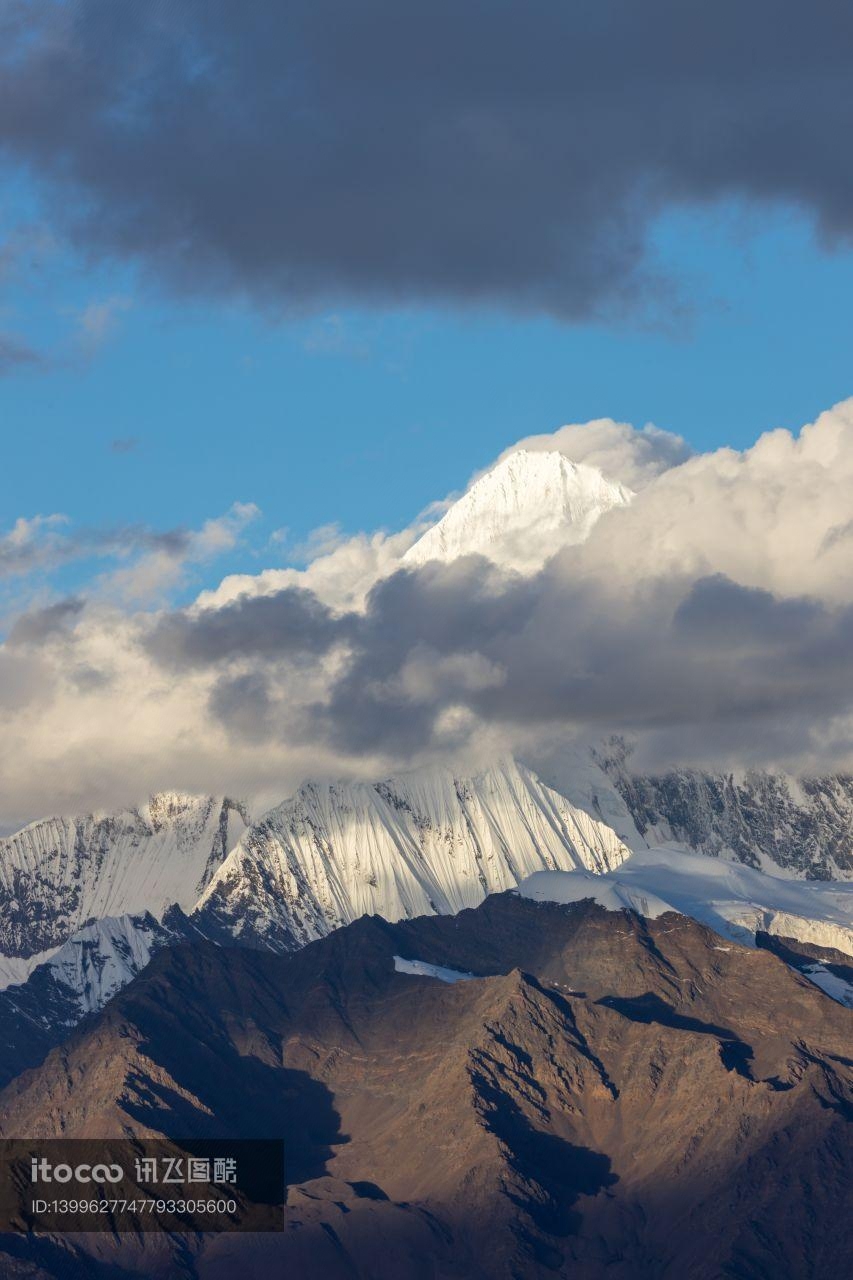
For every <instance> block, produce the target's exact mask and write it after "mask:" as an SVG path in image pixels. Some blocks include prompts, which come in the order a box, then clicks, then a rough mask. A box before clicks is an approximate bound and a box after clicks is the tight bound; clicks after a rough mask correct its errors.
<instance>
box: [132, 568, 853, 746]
mask: <svg viewBox="0 0 853 1280" xmlns="http://www.w3.org/2000/svg"><path fill="white" fill-rule="evenodd" d="M147 647H148V651H149V653H150V654H151V655H152V656H153V657H154V658H155V660H156V661H158V662H159V663H160V664H162V665H164V666H166V667H169V668H171V669H173V670H179V671H183V670H188V669H208V670H210V671H211V672H212V673H213V674H214V675H215V676H216V680H215V683H214V685H213V688H212V693H211V696H210V699H209V709H210V710H211V712H212V713H213V715H214V716H215V718H217V719H218V720H220V721H221V722H223V723H224V724H225V725H226V727H228V728H230V729H232V730H233V731H235V732H236V733H239V734H244V735H245V734H251V732H252V727H253V726H254V731H255V732H256V733H257V734H261V733H263V734H265V735H269V734H273V735H279V736H282V737H283V739H285V740H289V739H290V738H291V737H292V735H293V734H294V732H296V729H295V726H298V733H297V737H298V739H299V740H300V741H302V742H303V743H307V742H309V741H312V740H313V741H319V742H325V743H327V744H329V745H331V746H333V747H335V748H337V749H339V750H342V751H344V752H347V753H362V752H371V753H372V752H385V753H389V754H392V755H394V756H396V758H398V759H403V758H411V757H414V756H416V755H417V754H418V753H419V752H422V751H425V750H430V749H431V748H435V747H437V746H440V745H442V744H445V745H446V743H447V741H448V733H449V732H451V730H448V723H450V722H448V720H447V718H446V715H447V713H453V714H455V713H457V712H458V711H459V710H460V709H462V710H463V711H465V712H468V713H470V714H471V716H472V717H473V723H476V724H480V725H490V726H492V727H497V728H503V729H509V730H510V731H512V732H515V731H521V732H522V733H524V732H527V731H530V730H533V731H538V730H540V729H546V730H548V729H549V728H551V727H562V728H567V729H569V730H576V731H580V732H593V733H595V734H599V735H600V734H602V733H608V732H634V733H637V732H645V733H647V734H657V735H659V736H663V737H664V738H666V735H667V734H669V735H670V736H672V735H676V736H679V735H680V741H681V742H682V743H683V742H685V741H690V742H691V746H692V748H695V749H697V750H700V751H701V747H702V742H703V741H704V740H707V742H713V744H714V746H715V749H719V750H720V751H723V750H724V748H725V749H726V750H728V751H729V753H731V752H735V754H736V755H737V756H738V757H739V758H740V757H743V756H744V755H751V756H753V757H755V758H761V759H765V760H766V759H769V758H772V756H773V752H774V750H776V749H777V748H778V747H779V745H780V743H781V742H782V741H784V742H785V744H786V749H790V750H793V749H794V748H795V747H796V748H797V749H799V750H800V751H805V750H806V748H807V744H808V742H809V739H810V735H812V734H814V732H815V731H816V730H821V732H823V731H824V729H825V726H826V724H827V722H828V721H829V720H830V719H832V718H833V717H836V716H839V715H843V714H845V713H848V712H849V711H850V710H851V709H853V692H851V691H852V690H853V609H851V608H850V607H849V606H845V607H836V606H830V605H824V604H819V603H817V602H815V601H812V600H807V599H802V598H790V597H789V598H778V597H776V596H774V595H773V594H771V593H770V592H767V591H763V590H757V589H755V588H751V587H744V586H740V585H738V584H736V583H734V582H732V581H731V580H729V579H728V578H725V577H723V576H722V575H714V576H711V577H707V578H703V579H700V580H699V581H697V582H694V583H691V582H686V581H683V582H681V583H680V584H678V583H673V582H672V581H670V582H667V583H662V584H658V585H657V586H652V587H649V588H648V589H646V590H639V591H637V592H635V593H632V592H631V591H626V590H623V591H620V592H612V591H608V590H607V589H606V588H604V589H603V588H602V587H601V586H600V585H598V584H595V583H592V582H589V581H587V582H583V581H579V580H576V579H575V580H573V579H571V578H567V577H566V576H565V572H564V567H563V568H562V569H561V564H560V558H559V557H558V558H557V559H556V560H555V561H553V562H552V564H551V565H550V566H548V567H546V568H545V569H544V570H543V571H542V572H541V573H539V574H537V575H534V576H532V577H526V578H522V577H519V576H517V575H514V574H503V573H501V572H500V571H499V570H498V569H497V568H495V567H494V566H492V565H490V564H489V562H488V561H486V560H483V559H482V558H481V557H478V556H469V557H465V558H462V559H460V560H457V561H454V562H452V563H450V564H438V563H433V564H429V565H425V566H423V567H421V568H419V569H417V570H415V571H411V570H405V571H399V572H397V573H396V574H394V575H393V576H391V577H390V578H387V579H385V580H384V581H381V582H380V583H378V584H377V586H376V587H375V588H374V590H373V591H372V593H371V595H370V597H369V599H368V602H367V608H366V610H365V612H364V614H363V615H362V614H358V615H356V614H347V615H343V616H342V615H336V614H334V613H333V612H331V611H330V610H329V609H328V608H327V606H325V605H324V604H322V603H321V602H320V601H319V600H318V599H317V598H316V597H315V596H314V595H312V593H311V592H309V591H306V590H297V589H288V590H285V591H281V592H278V593H277V594H275V595H271V596H265V597H254V598H253V597H243V598H241V599H238V600H236V601H234V602H233V603H232V604H230V605H228V606H226V607H224V608H222V609H210V610H204V611H202V612H201V613H174V614H170V615H165V616H164V617H163V618H161V620H160V621H159V622H158V624H157V625H156V627H155V629H154V630H153V632H151V633H150V635H149V637H148V641H147ZM336 647H337V648H338V649H339V664H338V665H337V666H336V668H335V670H336V674H335V675H334V676H333V677H332V679H331V683H330V685H329V687H328V691H327V695H326V696H325V697H324V698H323V700H322V701H321V702H318V703H315V704H314V705H312V706H308V707H306V706H305V705H304V704H300V705H298V706H297V705H296V704H295V703H294V702H293V699H292V694H287V695H286V694H284V692H283V690H285V689H292V685H291V684H290V682H289V676H288V669H289V667H291V666H292V664H294V663H296V664H299V666H300V667H301V666H303V665H304V664H306V663H309V664H310V663H311V661H312V658H314V657H316V656H319V655H322V654H325V653H327V652H329V651H330V650H331V649H333V648H336ZM235 664H236V665H237V668H238V670H237V672H236V674H232V670H233V667H234V665H235ZM282 680H283V682H284V683H283V684H282V683H279V682H280V681H282ZM298 701H299V700H298V698H297V702H298ZM273 712H275V714H273ZM469 728H470V726H469ZM465 732H468V730H465ZM691 735H692V737H691ZM794 739H796V743H794Z"/></svg>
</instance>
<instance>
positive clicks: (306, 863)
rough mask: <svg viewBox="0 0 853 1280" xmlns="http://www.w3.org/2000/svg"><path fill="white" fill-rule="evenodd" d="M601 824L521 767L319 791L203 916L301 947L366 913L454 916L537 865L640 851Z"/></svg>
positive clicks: (254, 846)
mask: <svg viewBox="0 0 853 1280" xmlns="http://www.w3.org/2000/svg"><path fill="white" fill-rule="evenodd" d="M628 853H629V850H628V848H627V846H626V845H625V844H624V843H623V842H622V841H621V840H620V839H619V837H618V836H617V835H616V834H615V832H614V831H612V830H611V828H610V827H608V826H607V825H606V824H605V823H603V822H599V821H598V820H596V819H595V818H593V817H590V815H589V814H588V813H585V812H584V811H583V810H582V809H579V808H577V807H576V806H574V805H573V804H571V803H570V802H569V801H568V800H566V799H565V798H564V797H563V796H561V795H558V794H557V792H556V791H552V790H551V789H550V788H549V787H546V786H545V784H544V783H543V782H541V781H540V779H539V778H538V777H537V776H536V775H535V774H534V773H532V772H531V771H530V770H529V769H526V768H525V767H524V766H523V765H519V764H518V763H516V762H515V761H514V760H506V761H503V762H502V763H501V764H499V765H496V766H494V767H493V768H490V769H487V770H485V771H484V772H482V773H479V774H476V775H474V776H471V777H458V776H456V775H454V774H453V773H452V772H451V771H450V770H449V769H444V768H435V769H429V770H420V771H418V772H417V773H412V774H409V775H403V776H401V777H398V778H390V779H388V780H387V781H386V782H381V783H376V784H373V785H371V784H369V783H349V784H334V783H323V784H318V783H310V784H308V785H306V786H304V787H303V788H302V789H301V790H300V791H299V792H298V793H297V794H296V795H295V796H294V797H293V798H292V799H290V800H286V801H285V802H284V803H283V804H281V805H279V806H278V808H276V809H273V810H271V812H270V813H268V814H267V815H266V817H265V818H264V819H263V820H262V821H261V822H259V823H258V824H256V825H255V826H254V827H253V828H252V829H251V830H250V831H249V832H247V833H246V835H245V836H244V837H243V839H242V840H241V841H240V843H239V844H238V845H237V847H236V848H235V849H234V851H233V853H231V855H230V856H229V857H228V859H227V860H226V861H225V862H224V863H223V864H222V866H221V867H220V869H219V871H218V872H217V873H216V875H215V876H214V877H213V879H212V880H211V882H210V885H209V886H208V888H207V889H206V890H205V892H204V894H203V895H202V897H201V899H200V901H199V905H198V908H197V912H196V914H195V915H194V917H193V918H194V919H195V920H196V921H197V922H198V923H199V924H200V926H201V927H202V928H203V929H204V930H206V931H208V932H209V933H212V934H213V935H214V936H215V935H217V934H219V935H221V936H223V937H228V938H231V939H237V940H238V941H241V942H244V943H247V944H249V945H260V946H272V947H274V948H277V949H281V950H290V949H291V948H293V947H294V946H299V945H302V944H304V943H306V942H310V941H311V940H313V939H314V938H318V937H322V936H323V935H325V934H327V933H329V932H330V931H331V930H332V929H335V928H337V927H338V926H340V925H343V924H348V923H349V922H350V921H352V920H355V919H357V918H358V917H359V916H361V915H374V914H376V915H381V916H384V917H385V919H386V920H400V919H404V918H410V917H412V916H419V915H429V914H454V913H455V912H457V911H461V910H462V909H463V908H464V907H473V906H476V905H477V904H478V903H480V902H482V900H483V898H485V897H486V895H487V894H489V893H500V892H502V891H504V890H506V889H511V888H514V887H515V886H516V885H517V884H518V883H519V881H521V880H523V879H524V878H525V876H528V875H530V874H531V873H532V872H534V871H540V870H545V869H549V868H550V869H564V870H565V869H570V868H585V869H587V870H590V871H596V872H604V871H608V870H611V869H612V868H614V867H618V866H619V864H620V863H621V862H622V861H623V860H624V859H625V858H626V857H627V856H628Z"/></svg>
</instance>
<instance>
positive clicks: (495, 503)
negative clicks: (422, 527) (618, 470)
mask: <svg viewBox="0 0 853 1280" xmlns="http://www.w3.org/2000/svg"><path fill="white" fill-rule="evenodd" d="M633 496H634V495H633V492H632V491H631V490H630V489H627V488H626V487H625V486H624V485H621V484H614V483H612V482H611V481H609V480H607V479H606V478H605V477H604V476H603V475H602V474H601V472H600V471H599V470H598V468H597V467H591V466H588V465H587V464H586V463H581V462H571V461H570V460H569V459H568V458H566V457H565V456H564V455H563V454H562V453H557V452H556V451H550V452H544V453H542V452H535V451H530V450H527V449H517V450H515V451H514V452H513V453H510V454H508V455H507V456H506V457H505V458H504V459H503V460H502V461H501V462H499V463H498V464H497V466H495V467H493V468H492V469H491V471H487V472H486V474H485V475H484V476H481V477H480V479H479V480H477V481H476V482H475V483H474V484H473V485H472V486H471V488H470V489H469V490H468V492H467V493H466V494H464V496H463V497H461V498H460V499H459V500H458V502H455V503H454V504H453V506H452V507H451V508H450V509H449V511H447V512H446V513H445V515H444V516H443V517H442V519H441V520H439V522H438V524H436V525H434V526H433V527H432V528H431V529H429V530H428V531H427V532H426V533H425V534H424V535H423V537H421V538H420V539H419V540H418V541H417V542H416V543H415V544H414V546H412V547H410V548H409V550H408V551H407V552H406V554H405V556H404V557H403V559H404V562H407V563H409V564H424V563H426V561H428V560H453V559H455V558H456V557H457V556H462V555H471V554H473V553H479V554H480V555H484V556H487V557H488V558H489V559H491V560H493V561H495V562H496V563H497V564H500V565H502V566H504V567H507V568H514V569H518V570H520V571H522V572H528V571H531V570H534V569H536V568H538V567H539V566H540V565H541V564H542V563H543V562H544V561H545V560H546V559H547V558H548V556H550V555H553V554H554V552H555V551H558V550H559V549H560V547H564V546H570V545H572V544H576V543H580V542H583V541H585V539H586V538H587V537H589V533H590V531H591V529H592V527H593V525H594V524H595V522H596V521H597V520H598V519H600V517H601V516H602V515H604V513H605V512H606V511H609V510H611V508H613V507H620V506H625V505H627V503H629V502H630V501H631V499H632V498H633Z"/></svg>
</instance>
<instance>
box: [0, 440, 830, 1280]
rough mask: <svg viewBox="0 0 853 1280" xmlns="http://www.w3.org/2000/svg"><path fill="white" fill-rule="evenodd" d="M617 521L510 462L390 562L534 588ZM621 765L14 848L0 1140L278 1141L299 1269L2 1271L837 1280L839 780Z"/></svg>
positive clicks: (144, 809)
mask: <svg viewBox="0 0 853 1280" xmlns="http://www.w3.org/2000/svg"><path fill="white" fill-rule="evenodd" d="M631 501H633V494H632V492H631V490H629V489H627V488H626V487H625V486H624V485H621V484H618V483H616V482H611V481H610V480H608V479H607V478H606V477H604V476H603V475H602V474H601V472H600V471H598V470H597V469H596V468H594V467H590V466H587V465H585V464H580V463H574V462H571V461H570V460H569V459H567V458H565V457H563V455H561V454H559V453H555V452H537V451H530V450H519V451H515V452H513V453H510V454H508V455H507V456H506V457H505V458H504V459H502V460H501V461H500V462H499V463H498V464H497V466H496V467H494V468H493V469H492V470H491V471H490V472H488V473H486V474H485V475H484V476H482V477H481V478H480V479H479V480H477V481H476V483H475V484H474V485H472V487H471V488H470V489H469V490H468V492H467V493H466V494H465V495H464V496H463V497H462V498H460V499H459V501H458V502H456V503H455V504H454V505H453V506H451V507H450V508H449V510H447V511H446V512H445V514H444V515H443V516H442V518H441V519H440V520H439V521H438V522H437V523H436V524H435V525H434V526H433V527H432V528H431V529H429V530H428V531H427V532H426V533H425V534H424V535H423V536H422V537H421V538H420V539H419V540H418V541H417V542H416V543H415V544H414V545H413V546H412V547H411V548H410V550H409V551H408V552H407V553H406V556H405V560H404V565H405V564H408V565H413V566H417V565H422V564H424V563H426V562H427V561H429V560H431V559H436V558H438V559H443V560H448V559H453V558H455V557H457V556H461V555H466V554H471V553H474V554H478V555H482V556H485V557H487V558H488V559H490V560H493V561H494V562H495V563H496V564H498V565H500V566H501V567H502V568H503V569H506V570H508V571H510V572H511V573H529V572H534V571H535V570H536V569H537V568H538V567H539V566H541V564H542V563H544V561H545V560H546V559H547V558H548V556H549V555H551V554H553V553H554V551H556V550H559V549H560V548H562V547H566V546H572V545H576V544H578V543H579V542H582V541H583V539H584V538H586V537H587V536H588V534H589V531H590V530H591V528H592V527H593V525H594V524H595V523H596V522H597V521H598V520H601V519H610V518H616V519H618V518H619V512H620V508H623V507H625V506H627V505H628V504H629V503H630V502H631ZM632 761H633V756H632V751H631V744H630V743H627V742H625V741H623V740H622V739H610V740H607V741H603V742H594V743H582V742H574V741H572V742H563V743H558V744H556V745H552V746H551V747H549V748H548V750H547V751H542V752H539V753H537V754H536V755H535V756H533V755H532V756H531V758H530V759H525V760H522V759H520V758H514V757H512V756H510V755H506V754H503V755H500V756H495V757H494V758H491V759H478V760H477V761H476V762H473V761H469V762H467V763H466V762H464V761H459V760H458V759H456V758H454V759H453V760H448V762H447V763H445V764H437V765H431V766H429V767H424V768H420V769H417V770H413V771H409V772H400V773H397V774H395V775H393V776H390V777H385V778H383V779H380V780H364V779H345V780H333V779H323V778H317V779H311V780H308V781H306V782H304V783H303V785H302V786H300V787H299V788H298V789H297V790H296V791H295V792H294V793H293V794H289V795H286V796H284V798H283V799H282V800H281V802H280V803H278V804H275V805H273V806H272V807H269V805H268V803H264V804H260V803H258V802H257V801H256V800H254V799H253V798H251V797H249V798H246V799H237V798H231V797H225V796H221V795H220V796H213V795H207V796H191V795H185V794H183V793H181V792H167V793H162V794H159V795H155V796H152V797H150V798H149V799H147V800H145V801H144V802H140V803H138V804H137V805H135V806H133V805H131V807H128V808H124V809H118V810H116V811H115V812H113V813H98V814H85V815H80V816H72V817H68V816H58V817H51V818H47V819H44V820H40V821H36V822H33V823H31V824H29V825H28V826H26V827H25V828H24V829H23V830H21V831H19V832H17V833H16V834H13V835H11V836H8V837H6V838H4V839H2V840H0V1038H2V1041H3V1044H4V1046H5V1047H4V1052H3V1054H2V1055H0V1088H2V1093H0V1132H2V1133H3V1134H4V1135H6V1136H10V1135H15V1134H26V1135H29V1136H37V1135H39V1134H44V1135H47V1134H53V1133H60V1132H61V1133H63V1134H67V1135H69V1136H75V1135H76V1136H93V1135H96V1134H108V1133H117V1132H122V1133H147V1134H162V1135H164V1136H168V1137H171V1138H189V1137H192V1136H194V1135H195V1136H202V1135H208V1136H214V1135H216V1134H226V1133H227V1134H230V1135H232V1136H248V1135H250V1134H253V1133H254V1134H258V1135H261V1134H266V1133H269V1132H275V1133H278V1132H282V1133H283V1134H284V1135H285V1138H286V1146H287V1151H288V1169H289V1174H288V1180H289V1183H290V1188H289V1195H288V1232H287V1234H286V1236H285V1238H284V1241H283V1242H282V1240H280V1239H277V1240H276V1241H270V1240H256V1241H255V1242H254V1243H251V1242H249V1241H243V1242H241V1244H240V1250H241V1252H240V1254H239V1258H238V1255H237V1254H236V1252H235V1250H236V1248H237V1245H236V1244H235V1243H234V1242H233V1241H232V1242H231V1243H230V1244H229V1241H228V1238H221V1237H220V1238H217V1237H210V1238H200V1239H198V1240H195V1241H193V1242H186V1241H185V1242H184V1243H183V1244H178V1243H177V1242H176V1241H175V1240H172V1239H170V1238H164V1239H158V1238H156V1237H147V1238H145V1240H144V1241H143V1240H142V1239H140V1240H138V1241H137V1242H136V1243H135V1244H134V1245H133V1246H132V1247H131V1246H129V1245H128V1244H127V1242H125V1243H124V1244H123V1246H122V1248H121V1250H120V1251H118V1250H117V1249H116V1248H115V1247H114V1246H113V1245H112V1244H110V1243H109V1242H107V1241H103V1240H102V1241H100V1243H99V1245H98V1248H97V1249H96V1250H95V1252H94V1253H93V1251H92V1247H90V1246H87V1247H86V1248H84V1247H83V1246H82V1245H80V1244H79V1242H78V1243H75V1242H73V1241H68V1240H66V1241H62V1240H54V1241H50V1242H44V1241H42V1242H38V1243H37V1246H35V1247H34V1252H29V1253H27V1251H26V1250H24V1251H23V1252H22V1251H21V1250H19V1251H18V1252H17V1253H16V1248H17V1246H16V1245H15V1243H14V1241H12V1242H10V1241H9V1240H6V1241H5V1243H2V1244H0V1258H2V1260H3V1265H5V1266H6V1268H7V1270H6V1271H5V1272H3V1274H4V1275H5V1274H9V1275H10V1276H16V1275H21V1276H25V1275H26V1276H31V1275H39V1276H43V1277H48V1278H49V1277H53V1276H55V1277H57V1280H62V1277H64V1276H66V1275H77V1274H79V1275H80V1276H90V1275H91V1276H95V1277H102V1278H103V1280H120V1278H122V1277H125V1276H128V1277H130V1276H135V1275H142V1274H145V1275H150V1276H163V1277H164V1280H165V1277H171V1276H173V1275H178V1276H180V1275H186V1276H187V1277H190V1276H198V1277H199V1278H203V1277H219V1276H222V1277H225V1276H230V1275H233V1274H234V1268H235V1266H237V1265H239V1267H240V1269H241V1271H242V1273H243V1274H244V1276H245V1277H248V1276H250V1275H252V1274H257V1275H258V1276H260V1275H264V1276H267V1275H269V1274H270V1269H271V1268H274V1269H276V1270H281V1269H282V1268H284V1269H285V1270H287V1269H292V1271H293V1274H298V1275H300V1276H306V1277H308V1278H309V1280H310V1277H312V1276H317V1277H318V1278H319V1277H321V1276H322V1277H324V1280H325V1277H328V1278H329V1280H337V1277H338V1276H340V1277H341V1280H343V1277H365V1280H385V1278H386V1277H387V1278H388V1280H392V1278H393V1280H397V1277H402V1278H408V1277H409V1276H412V1277H417V1278H418V1280H420V1277H423V1278H424V1280H439V1278H440V1277H447V1280H451V1278H452V1277H460V1278H461V1277H467V1276H471V1277H474V1278H475V1280H478V1278H482V1280H486V1277H489V1278H491V1277H493V1276H497V1275H506V1276H508V1277H515V1278H517V1280H527V1277H538V1276H543V1275H550V1274H555V1275H562V1274H571V1275H572V1276H578V1277H580V1280H584V1278H585V1277H588V1278H589V1280H593V1278H595V1280H598V1277H600V1276H603V1275H607V1276H608V1277H610V1276H613V1277H614V1278H615V1280H634V1278H635V1277H639V1278H641V1280H642V1278H644V1277H648V1278H649V1280H652V1277H654V1278H655V1280H656V1278H657V1277H659V1276H663V1275H672V1276H677V1277H680V1276H687V1275H689V1276H691V1277H697V1278H698V1280H706V1278H707V1280H718V1278H719V1277H729V1278H731V1280H770V1277H774V1278H775V1277H777V1276H779V1275H783V1274H784V1275H791V1276H793V1277H800V1276H802V1277H804V1278H805V1277H809V1280H822V1278H823V1277H824V1276H828V1275H833V1276H834V1275H836V1274H842V1273H843V1267H842V1268H841V1270H840V1271H839V1269H838V1268H837V1267H836V1269H835V1270H833V1269H832V1268H831V1266H830V1262H831V1260H833V1259H838V1258H842V1257H846V1258H850V1259H851V1265H853V1240H851V1237H850V1229H849V1226H848V1225H846V1224H847V1223H849V1221H850V1216H849V1214H848V1215H847V1216H845V1207H848V1208H849V1207H850V1206H849V1194H850V1193H849V1186H850V1173H851V1172H853V1169H851V1151H850V1144H849V1139H846V1138H845V1134H846V1133H847V1132H848V1130H847V1129H845V1125H846V1124H848V1123H849V1121H850V1119H851V1118H853V1097H851V1092H850V1089H851V1074H850V1068H851V1058H850V1043H851V1032H853V1014H852V1013H851V1009H853V778H850V777H847V776H846V775H834V776H831V777H822V778H794V777H792V776H788V775H784V774H778V773H777V774H773V773H766V772H761V771H757V770H755V771H729V772H718V773H711V772H707V771H702V770H697V769H694V768H690V767H684V768H678V769H670V770H668V771H666V772H663V773H660V774H656V775H650V774H648V773H644V772H642V771H639V770H637V769H635V768H634V766H633V763H632ZM427 1149H428V1150H429V1153H430V1158H429V1159H428V1160H425V1159H424V1158H423V1156H422V1154H421V1153H422V1151H424V1150H427ZM2 1249H5V1250H6V1252H5V1253H3V1252H2ZM792 1249H793V1250H794V1256H795V1257H796V1259H797V1262H796V1266H795V1267H794V1268H793V1269H792V1268H791V1250H792ZM270 1250H273V1252H272V1253H271V1252H270ZM33 1266H35V1267H37V1268H40V1270H37V1271H33V1270H32V1267H33ZM786 1266H787V1267H788V1270H785V1267H786ZM27 1267H30V1270H27V1269H26V1268H27ZM74 1268H78V1270H76V1271H75V1270H74ZM253 1268H254V1270H253Z"/></svg>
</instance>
